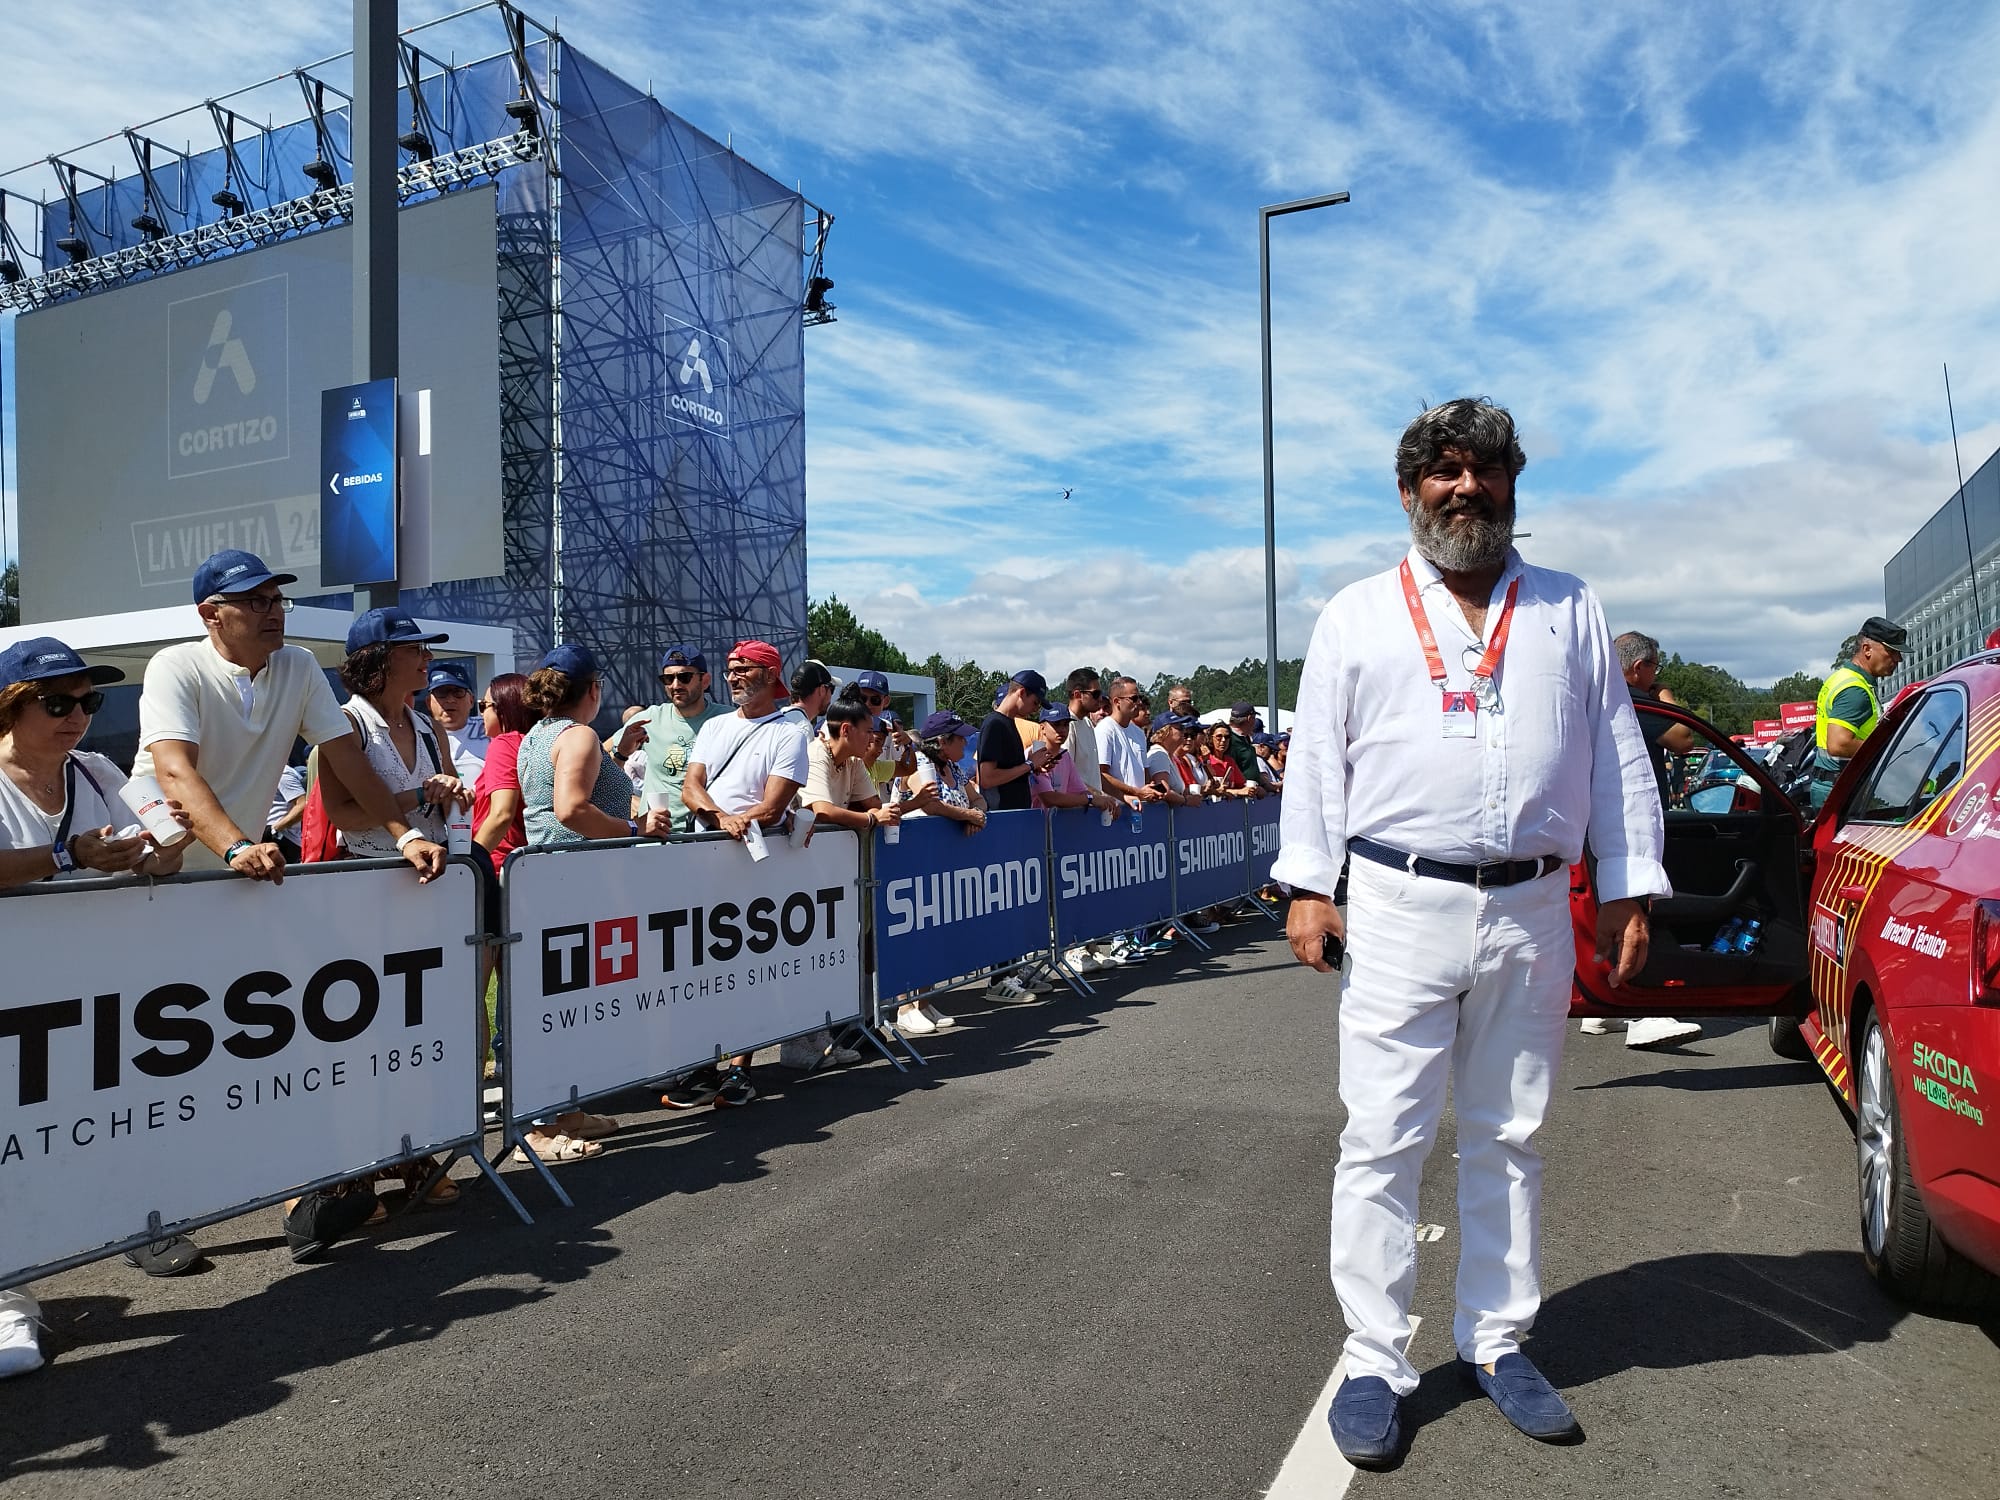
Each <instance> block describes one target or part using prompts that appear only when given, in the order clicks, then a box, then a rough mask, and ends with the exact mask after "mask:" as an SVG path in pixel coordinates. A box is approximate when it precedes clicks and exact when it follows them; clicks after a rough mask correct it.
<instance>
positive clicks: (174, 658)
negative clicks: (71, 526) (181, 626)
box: [132, 548, 445, 882]
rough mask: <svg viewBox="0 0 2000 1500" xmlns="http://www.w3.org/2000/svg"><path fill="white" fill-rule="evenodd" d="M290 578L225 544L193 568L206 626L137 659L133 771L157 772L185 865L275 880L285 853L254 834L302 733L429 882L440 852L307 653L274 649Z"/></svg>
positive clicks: (281, 637) (279, 645) (281, 641)
mask: <svg viewBox="0 0 2000 1500" xmlns="http://www.w3.org/2000/svg"><path fill="white" fill-rule="evenodd" d="M297 581H298V579H297V576H296V575H295V574H291V573H274V572H272V571H271V570H270V569H269V568H267V567H265V566H264V563H263V560H262V559H260V558H258V557H257V556H256V555H255V554H253V553H249V552H242V551H238V550H236V549H233V548H232V549H229V550H226V551H222V552H218V553H216V554H215V555H214V556H213V557H211V558H209V559H208V560H207V561H206V562H204V563H203V564H202V565H201V566H200V567H199V568H197V569H195V574H194V602H195V607H196V609H197V610H198V611H199V613H200V615H201V621H202V625H203V627H204V630H205V633H204V635H203V636H202V638H201V639H200V640H198V641H188V642H185V643H183V644H181V645H177V646H168V647H167V648H166V649H165V650H163V651H160V652H158V653H156V654H155V655H154V657H153V659H152V661H150V662H149V663H147V665H146V680H145V687H144V690H143V691H142V692H141V693H140V695H139V754H138V757H137V758H136V759H135V760H134V761H133V763H132V774H133V775H134V776H151V777H154V778H155V779H157V780H158V781H159V783H160V785H161V786H162V787H163V788H164V789H165V790H166V793H167V795H168V796H169V797H171V798H173V799H174V800H175V801H177V802H179V803H180V804H181V806H182V808H183V809H184V810H185V812H186V814H187V817H188V821H189V822H190V823H191V824H192V825H193V827H194V834H195V838H196V839H198V840H199V841H200V843H201V847H200V848H198V849H190V850H189V851H188V855H187V860H186V865H187V868H188V869H190V870H219V869H224V868H227V869H231V870H234V871H236V873H237V874H239V875H245V876H248V877H249V878H250V879H252V880H269V881H273V882H276V881H280V880H283V879H284V878H285V857H284V854H283V853H282V852H281V851H280V850H279V848H278V846H277V845H276V844H275V843H267V842H264V841H263V834H264V816H265V813H266V812H267V811H268V810H269V809H270V806H271V798H272V795H273V793H275V792H276V791H277V788H278V778H279V776H280V775H282V774H283V772H284V769H285V760H286V757H287V756H288V755H289V754H290V752H291V748H292V741H293V740H295V739H303V740H305V742H306V743H307V744H308V745H317V746H319V747H320V756H321V759H322V763H323V764H325V765H329V766H332V767H333V768H334V770H335V772H336V773H337V774H338V775H339V777H340V780H341V783H342V785H344V786H345V787H346V788H347V790H348V793H349V794H350V795H351V796H352V797H353V798H354V800H355V801H356V802H358V803H359V804H360V806H361V808H362V810H363V811H364V812H365V813H366V814H367V815H368V816H369V817H370V818H371V819H373V820H374V823H375V825H376V826H378V827H381V828H385V829H387V830H388V832H389V834H390V836H391V837H392V838H393V839H394V840H395V842H396V848H397V850H398V851H399V852H400V853H401V854H402V856H403V858H404V859H406V860H408V861H409V863H410V864H412V865H413V866H415V867H416V869H417V872H418V874H419V875H420V876H421V878H423V879H425V880H429V879H431V878H432V877H433V876H435V875H437V874H438V873H440V872H441V871H442V870H443V869H444V860H445V851H444V850H443V849H441V848H439V847H438V846H437V845H436V844H434V843H432V842H430V841H429V840H428V839H425V838H424V837H423V835H422V833H421V832H420V831H419V830H417V829H414V828H411V827H410V825H409V824H408V822H406V821H405V820H404V817H403V813H402V809H401V808H400V807H398V806H397V803H396V798H395V797H394V796H393V795H392V794H391V793H390V791H389V789H388V788H387V787H385V786H384V785H383V784H382V779H381V777H379V776H377V775H376V774H375V772H374V770H373V769H372V768H370V766H369V764H368V757H367V756H366V755H365V754H363V753H362V748H361V742H360V740H359V739H357V738H356V737H355V734H354V726H353V725H352V724H350V723H349V722H348V720H347V716H346V715H345V714H343V713H342V712H341V711H340V704H339V702H338V701H337V700H336V699H335V698H334V696H333V689H332V688H331V687H329V686H328V685H327V681H326V674H325V673H323V672H321V671H320V668H319V663H318V662H317V661H316V660H314V659H313V654H312V653H311V652H310V651H308V650H306V649H305V648H304V647H303V646H287V645H286V644H285V616H286V615H287V614H288V613H289V612H290V611H291V607H292V601H291V600H290V599H287V598H286V597H285V595H284V590H283V587H282V585H284V584H287V583H296V582H297Z"/></svg>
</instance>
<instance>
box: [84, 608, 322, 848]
mask: <svg viewBox="0 0 2000 1500" xmlns="http://www.w3.org/2000/svg"><path fill="white" fill-rule="evenodd" d="M353 732H354V726H353V725H352V724H350V723H348V722H347V716H346V715H345V714H343V713H342V712H341V711H340V703H339V701H338V700H337V699H336V698H335V697H334V696H333V689H332V688H330V687H328V686H327V682H326V677H325V675H324V674H323V673H322V672H321V671H320V669H319V663H318V662H317V661H315V660H314V659H313V654H312V653H311V652H310V651H308V650H306V649H305V647H303V646H281V647H279V648H278V650H277V651H276V652H275V653H274V654H273V655H272V657H271V659H270V661H268V662H266V663H265V665H264V670H263V671H261V672H259V673H258V674H257V675H256V676H255V677H252V676H251V675H250V674H249V673H248V672H247V671H245V670H244V669H243V668H242V667H239V666H237V665H236V664H235V663H234V662H232V661H227V660H225V659H224V658H223V656H222V654H221V653H220V652H219V651H217V650H216V649H215V645H214V643H213V642H212V641H210V640H209V639H208V638H206V637H204V638H203V639H201V640H198V641H186V642H183V643H182V644H181V645H178V646H169V647H167V648H166V649H165V650H163V651H161V652H159V653H157V654H156V655H155V656H154V657H153V659H152V661H150V662H148V663H147V664H146V685H145V688H144V689H143V690H142V691H141V692H140V694H139V754H138V756H137V757H136V758H135V759H134V760H133V762H132V774H133V775H134V776H155V775H157V774H158V773H157V772H156V771H155V770H154V767H153V752H152V748H151V747H152V746H153V745H154V744H155V743H157V742H158V741H160V740H186V741H187V742H188V743H189V744H192V745H194V746H196V747H197V749H196V754H195V770H196V771H198V772H199V773H200V775H201V779H202V780H203V781H205V782H207V783H208V788H209V790H210V791H212V792H213V793H215V798H216V801H218V802H220V803H221V804H222V810H223V811H224V812H226V813H228V814H229V817H230V821H232V822H233V823H235V824H236V826H237V827H238V828H240V829H242V830H243V836H244V837H245V838H258V837H260V836H261V835H262V834H263V832H264V815H265V814H266V813H267V812H269V811H270V807H271V798H272V795H273V794H274V793H275V792H276V791H277V789H278V778H279V777H280V776H282V775H283V774H284V770H285V762H286V759H287V758H288V757H289V756H290V755H291V752H292V741H293V740H294V739H301V738H302V739H304V740H305V742H306V743H307V744H308V745H320V744H324V743H325V742H326V741H328V740H337V739H339V738H340V737H341V736H342V735H344V734H352V733H353ZM120 826H123V824H122V822H121V824H120ZM187 850H188V852H187V858H186V860H185V861H184V863H183V868H185V869H189V870H219V869H221V868H222V867H223V865H222V858H221V856H220V855H218V854H216V853H214V852H213V851H211V850H210V849H209V848H207V846H205V845H204V844H202V843H201V842H200V841H199V840H189V841H188V845H187Z"/></svg>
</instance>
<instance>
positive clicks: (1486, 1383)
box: [1458, 1353, 1583, 1443]
mask: <svg viewBox="0 0 2000 1500" xmlns="http://www.w3.org/2000/svg"><path fill="white" fill-rule="evenodd" d="M1458 1372H1459V1374H1461V1375H1463V1376H1464V1377H1465V1382H1466V1384H1467V1385H1476V1386H1478V1387H1479V1389H1480V1390H1482V1391H1484V1392H1486V1394H1487V1395H1488V1396H1489V1397H1491V1398H1492V1401H1493V1404H1494V1405H1495V1406H1497V1407H1499V1408H1500V1415H1501V1416H1503V1417H1505V1418H1506V1419H1507V1420H1508V1421H1510V1422H1512V1423H1513V1424H1514V1425H1515V1426H1516V1427H1518V1428H1520V1429H1521V1431H1523V1432H1525V1433H1526V1434H1527V1435H1528V1436H1529V1437H1531V1438H1538V1439H1540V1440H1541V1441H1542V1442H1544V1443H1561V1442H1567V1441H1568V1440H1570V1439H1571V1438H1575V1437H1580V1436H1581V1435H1582V1433H1583V1429H1582V1428H1581V1427H1578V1426H1577V1425H1576V1415H1575V1414H1574V1413H1573V1412H1571V1411H1570V1409H1569V1403H1568V1402H1567V1401H1565V1400H1563V1398H1562V1397H1561V1396H1560V1395H1559V1394H1558V1393H1557V1391H1556V1388H1555V1387H1554V1386H1552V1385H1550V1384H1549V1383H1548V1381H1547V1380H1546V1379H1544V1378H1543V1375H1542V1372H1541V1371H1540V1370H1537V1369H1536V1368H1535V1366H1534V1364H1533V1362H1532V1361H1530V1360H1529V1358H1528V1356H1527V1355H1525V1354H1520V1353H1515V1354H1503V1355H1501V1356H1500V1357H1499V1358H1498V1359H1496V1360H1495V1361H1493V1373H1492V1374H1491V1375H1488V1374H1487V1373H1486V1371H1485V1370H1484V1369H1483V1368H1482V1367H1481V1366H1479V1365H1475V1364H1474V1363H1472V1361H1471V1360H1467V1359H1461V1360H1460V1361H1459V1362H1458Z"/></svg>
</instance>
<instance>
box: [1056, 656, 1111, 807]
mask: <svg viewBox="0 0 2000 1500" xmlns="http://www.w3.org/2000/svg"><path fill="white" fill-rule="evenodd" d="M1063 688H1064V690H1065V691H1067V692H1068V694H1069V758H1070V759H1071V760H1072V761H1074V762H1075V763H1076V774H1077V775H1078V776H1080V777H1082V778H1083V784H1084V785H1085V786H1087V787H1089V788H1090V790H1091V792H1092V793H1093V794H1101V793H1102V792H1103V791H1104V768H1103V762H1102V761H1101V760H1099V759H1098V755H1097V726H1096V724H1094V723H1093V722H1092V721H1091V715H1093V714H1095V713H1096V712H1097V710H1098V708H1099V706H1100V705H1101V704H1102V703H1103V702H1104V686H1103V680H1102V679H1101V678H1100V677H1099V676H1098V674H1097V673H1096V672H1094V671H1092V670H1091V669H1090V668H1089V667H1078V668H1077V669H1076V670H1075V671H1074V672H1072V673H1070V674H1069V676H1068V677H1067V678H1066V679H1065V680H1064V682H1063Z"/></svg>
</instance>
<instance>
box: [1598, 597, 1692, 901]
mask: <svg viewBox="0 0 2000 1500" xmlns="http://www.w3.org/2000/svg"><path fill="white" fill-rule="evenodd" d="M1582 603H1583V610H1584V620H1583V622H1582V626H1583V629H1582V636H1583V643H1584V655H1585V657H1586V660H1587V662H1588V667H1589V674H1590V675H1589V680H1588V682H1587V684H1586V686H1585V702H1586V710H1587V715H1588V720H1589V725H1590V751H1591V754H1590V825H1589V828H1588V830H1587V833H1586V838H1587V840H1588V842H1589V844H1590V849H1591V852H1592V853H1593V854H1594V855H1596V857H1597V899H1598V900H1600V901H1622V900H1624V899H1626V898H1627V897H1630V896H1671V895H1672V894H1673V885H1672V883H1671V882H1670V881H1668V879H1667V870H1666V866H1665V865H1663V864H1661V863H1660V855H1661V850H1662V848H1663V847H1664V845H1665V843H1666V824H1665V821H1664V815H1663V813H1662V810H1661V807H1660V788H1659V783H1658V782H1657V781H1656V780H1654V778H1653V763H1652V760H1651V758H1650V757H1649V756H1648V755H1647V754H1646V740H1645V736H1644V735H1642V734H1641V733H1640V731H1639V716H1638V715H1637V714H1635V713H1634V712H1633V711H1632V695H1631V692H1630V691H1629V690H1628V689H1627V688H1626V686H1625V677H1624V674H1623V673H1622V672H1621V671H1620V670H1619V669H1618V666H1617V660H1618V657H1617V653H1616V651H1615V650H1614V649H1613V647H1612V644H1611V630H1610V627H1609V626H1607V625H1606V624H1605V623H1604V610H1603V607H1602V606H1601V605H1599V604H1598V602H1597V595H1596V594H1595V593H1593V592H1592V591H1590V590H1589V589H1585V590H1584V594H1583V601H1582Z"/></svg>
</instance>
